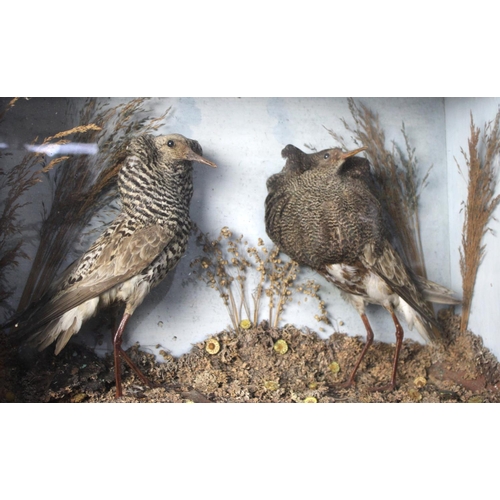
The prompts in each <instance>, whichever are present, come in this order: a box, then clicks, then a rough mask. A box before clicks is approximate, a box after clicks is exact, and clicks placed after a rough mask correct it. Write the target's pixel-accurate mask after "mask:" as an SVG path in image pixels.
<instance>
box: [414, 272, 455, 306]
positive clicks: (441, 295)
mask: <svg viewBox="0 0 500 500" xmlns="http://www.w3.org/2000/svg"><path fill="white" fill-rule="evenodd" d="M414 278H415V281H416V282H417V285H418V287H419V289H420V291H421V292H422V294H423V296H424V298H425V300H427V301H429V302H434V303H435V304H450V305H458V304H461V303H462V301H461V300H460V299H458V298H456V297H455V294H454V293H453V291H452V290H450V289H449V288H446V287H445V286H443V285H440V284H438V283H435V282H434V281H431V280H428V279H427V278H424V277H422V276H418V275H415V276H414Z"/></svg>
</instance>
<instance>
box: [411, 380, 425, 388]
mask: <svg viewBox="0 0 500 500" xmlns="http://www.w3.org/2000/svg"><path fill="white" fill-rule="evenodd" d="M413 384H414V385H415V387H418V388H419V389H420V388H421V387H425V385H426V384H427V380H425V377H417V378H416V379H415V380H414V381H413Z"/></svg>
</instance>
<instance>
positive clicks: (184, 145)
mask: <svg viewBox="0 0 500 500" xmlns="http://www.w3.org/2000/svg"><path fill="white" fill-rule="evenodd" d="M154 141H155V144H156V147H157V149H158V152H159V154H160V155H161V159H162V161H163V162H166V163H177V162H183V161H196V162H198V163H205V165H209V166H210V167H214V168H215V167H217V165H216V164H215V163H213V162H211V161H210V160H207V159H206V158H205V157H203V156H202V154H203V151H202V149H201V146H200V144H199V142H198V141H195V140H193V139H188V138H187V137H184V136H183V135H180V134H168V135H160V136H157V137H155V138H154Z"/></svg>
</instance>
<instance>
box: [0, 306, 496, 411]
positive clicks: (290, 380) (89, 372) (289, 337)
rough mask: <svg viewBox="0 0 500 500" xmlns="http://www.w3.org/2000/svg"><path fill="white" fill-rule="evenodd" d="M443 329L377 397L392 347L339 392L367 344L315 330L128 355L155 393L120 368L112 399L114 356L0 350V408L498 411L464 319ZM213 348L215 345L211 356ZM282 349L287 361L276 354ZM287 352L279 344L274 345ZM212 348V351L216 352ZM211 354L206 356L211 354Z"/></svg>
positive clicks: (408, 346) (382, 348) (259, 330)
mask: <svg viewBox="0 0 500 500" xmlns="http://www.w3.org/2000/svg"><path fill="white" fill-rule="evenodd" d="M440 322H441V324H442V326H443V328H444V330H445V331H446V333H447V335H448V338H449V339H451V340H450V341H449V342H448V343H447V345H441V346H436V345H430V344H428V345H422V344H419V343H416V342H413V341H411V340H405V341H404V344H403V348H402V350H401V356H400V362H399V367H398V378H397V388H396V389H395V390H393V391H383V392H376V391H373V390H372V388H373V387H374V386H378V385H383V384H386V383H387V382H388V381H389V378H390V374H391V367H392V359H393V355H394V345H391V344H384V343H377V342H375V343H374V345H373V346H372V347H371V348H370V349H369V350H368V353H367V355H366V356H365V359H364V361H363V363H362V364H361V366H360V368H359V370H358V374H357V377H356V381H357V383H356V384H355V385H354V386H352V387H351V388H349V389H342V388H340V387H339V386H338V384H339V383H341V382H343V381H345V380H346V379H347V377H348V375H349V374H350V371H351V369H352V367H353V365H354V363H355V361H356V359H357V357H358V355H359V353H360V352H361V349H362V348H363V345H364V338H361V337H349V336H347V335H345V334H339V333H335V334H333V335H332V336H331V337H329V338H328V339H327V340H324V339H321V338H320V337H319V336H318V335H317V334H316V333H315V332H313V331H301V330H298V329H297V328H295V327H293V326H291V325H287V326H285V327H283V328H278V329H276V328H269V327H268V326H267V324H266V323H261V324H260V325H258V326H257V327H256V328H251V329H248V330H242V331H240V332H235V331H223V332H221V333H219V334H217V335H213V336H212V337H210V338H207V341H205V342H201V343H199V344H197V345H195V346H193V348H192V350H191V351H190V352H189V353H187V354H185V355H184V356H182V357H180V358H174V357H173V356H171V355H170V354H169V353H167V352H164V351H161V354H162V356H163V357H164V360H163V362H157V361H156V359H155V356H154V355H152V354H148V353H145V352H143V351H141V348H140V346H139V345H135V346H133V347H132V348H130V349H129V350H128V353H129V355H130V356H131V357H132V359H133V360H134V361H135V363H136V364H137V366H139V368H140V369H141V370H142V371H143V373H144V374H145V375H146V376H147V377H148V378H149V380H150V381H151V382H152V383H153V384H154V385H155V387H154V388H149V387H148V386H144V384H142V383H141V381H140V380H139V379H138V378H137V377H136V376H135V374H134V373H133V372H132V371H131V370H130V369H129V368H128V367H127V365H123V391H124V396H123V397H121V398H119V399H116V398H115V383H114V368H113V359H112V356H107V357H106V358H104V359H102V358H99V357H97V356H96V355H95V354H94V352H93V351H92V350H90V349H88V348H87V347H85V346H83V345H80V344H78V343H76V342H74V343H71V344H69V345H68V346H67V347H66V348H65V349H64V350H63V351H62V352H61V354H59V356H54V354H53V352H52V351H51V350H50V349H47V350H46V351H44V352H42V353H31V355H30V356H26V355H24V356H20V355H19V354H18V350H17V349H13V348H9V346H8V344H7V341H6V338H5V337H2V338H1V339H0V342H1V343H2V345H1V346H0V348H1V350H0V384H1V386H0V401H2V402H73V403H84V402H85V403H95V402H141V403H147V402H171V403H181V402H183V403H187V402H206V403H209V402H210V403H222V402H227V403H229V402H238V403H240V402H248V403H253V402H273V403H292V402H296V403H301V402H318V403H350V402H380V403H382V402H405V403H406V402H414V403H417V402H420V403H431V402H448V403H451V402H478V403H479V402H484V403H487V402H500V364H499V363H498V361H497V360H496V358H495V357H494V356H493V355H492V354H491V353H490V351H489V350H488V349H486V348H485V347H484V346H483V344H482V340H481V338H480V337H478V336H476V335H474V334H473V333H472V332H469V331H468V332H465V333H464V334H460V333H458V326H459V323H460V318H459V317H458V316H455V315H453V314H452V313H451V311H444V313H443V314H441V316H440ZM213 339H215V340H216V341H217V342H218V343H219V350H218V352H216V353H214V354H211V353H210V352H208V351H212V352H213V351H217V346H216V343H214V342H213ZM278 340H284V341H285V342H286V347H287V350H286V352H284V353H283V352H279V350H277V349H275V347H274V346H275V344H276V342H277V341H278ZM280 345H281V346H283V345H284V344H283V343H282V342H281V343H280V344H278V346H280ZM214 347H215V348H214ZM207 349H208V350H207Z"/></svg>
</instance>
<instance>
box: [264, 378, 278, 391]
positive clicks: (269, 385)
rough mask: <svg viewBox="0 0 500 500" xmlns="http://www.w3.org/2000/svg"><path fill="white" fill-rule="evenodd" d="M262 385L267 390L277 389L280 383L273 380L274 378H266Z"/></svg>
mask: <svg viewBox="0 0 500 500" xmlns="http://www.w3.org/2000/svg"><path fill="white" fill-rule="evenodd" d="M264 387H265V388H266V389H267V390H268V391H277V390H278V389H279V387H280V385H279V384H278V382H275V381H274V380H267V381H266V382H264Z"/></svg>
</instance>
